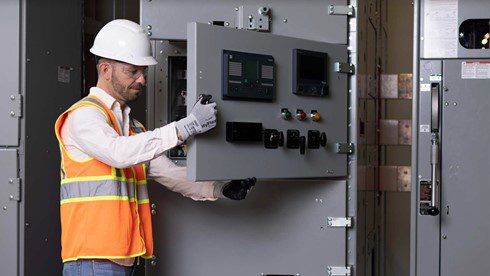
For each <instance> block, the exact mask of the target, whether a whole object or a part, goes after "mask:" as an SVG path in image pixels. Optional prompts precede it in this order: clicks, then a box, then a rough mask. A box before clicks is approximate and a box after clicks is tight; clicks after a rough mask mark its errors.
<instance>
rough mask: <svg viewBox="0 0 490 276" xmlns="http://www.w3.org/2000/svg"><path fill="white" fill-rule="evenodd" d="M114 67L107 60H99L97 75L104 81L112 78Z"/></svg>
mask: <svg viewBox="0 0 490 276" xmlns="http://www.w3.org/2000/svg"><path fill="white" fill-rule="evenodd" d="M113 69H114V68H113V67H112V65H111V64H110V63H109V62H101V63H99V75H100V77H101V78H103V79H104V80H106V81H110V80H111V79H112V70H113Z"/></svg>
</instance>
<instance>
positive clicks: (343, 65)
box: [334, 62, 356, 74]
mask: <svg viewBox="0 0 490 276" xmlns="http://www.w3.org/2000/svg"><path fill="white" fill-rule="evenodd" d="M334 70H335V72H337V73H344V74H354V73H355V72H356V67H355V66H354V64H352V63H347V62H336V63H335V64H334Z"/></svg>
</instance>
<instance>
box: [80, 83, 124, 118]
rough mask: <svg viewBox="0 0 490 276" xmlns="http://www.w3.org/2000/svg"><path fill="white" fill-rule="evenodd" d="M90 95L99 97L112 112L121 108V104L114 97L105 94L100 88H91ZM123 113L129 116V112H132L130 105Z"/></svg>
mask: <svg viewBox="0 0 490 276" xmlns="http://www.w3.org/2000/svg"><path fill="white" fill-rule="evenodd" d="M90 95H94V96H95V97H97V98H98V99H99V100H101V101H102V102H103V103H104V104H105V105H106V106H107V107H109V108H110V109H111V110H114V109H115V108H119V107H120V105H119V102H118V101H116V99H114V97H112V96H111V95H109V94H108V93H107V92H105V91H104V90H103V89H102V88H99V87H92V88H90ZM122 111H123V113H125V114H129V112H130V111H131V108H130V107H129V106H128V105H126V106H125V107H124V109H123V110H122Z"/></svg>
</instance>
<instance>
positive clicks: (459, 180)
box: [441, 60, 490, 276]
mask: <svg viewBox="0 0 490 276" xmlns="http://www.w3.org/2000/svg"><path fill="white" fill-rule="evenodd" d="M485 61H486V62H488V61H489V60H485ZM461 62H462V60H451V61H445V62H444V85H445V86H447V88H448V91H447V92H445V93H444V96H443V101H444V102H448V103H449V105H447V106H446V105H444V106H443V120H442V121H443V124H442V144H441V149H442V152H443V154H442V162H441V166H442V167H441V169H442V179H441V200H442V201H441V207H442V208H441V209H442V210H441V235H443V236H444V235H445V236H447V238H446V239H442V240H441V275H444V276H446V275H447V276H456V275H486V274H488V264H487V263H488V260H489V259H490V252H489V250H488V248H490V240H489V239H488V233H490V222H489V221H488V195H490V185H488V174H487V173H486V172H488V168H489V165H490V155H489V154H488V150H487V148H488V141H489V140H490V124H488V118H490V109H488V103H489V102H490V94H489V93H488V86H489V85H490V80H489V79H486V80H466V79H461ZM447 208H449V210H447ZM455 260H457V261H455Z"/></svg>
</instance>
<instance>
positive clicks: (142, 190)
mask: <svg viewBox="0 0 490 276" xmlns="http://www.w3.org/2000/svg"><path fill="white" fill-rule="evenodd" d="M137 192H138V193H137V194H136V196H137V197H138V200H144V199H149V197H148V188H147V186H146V184H140V185H137Z"/></svg>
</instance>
